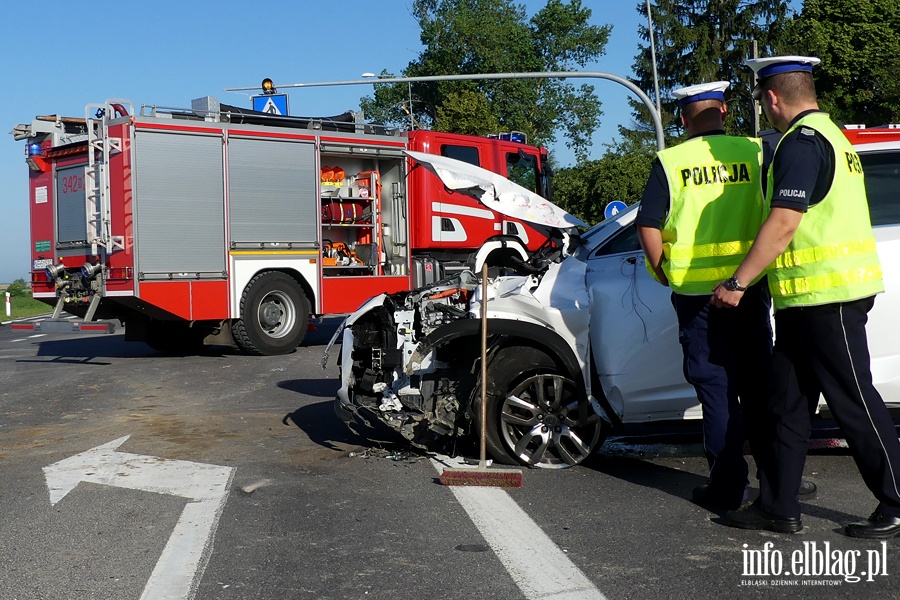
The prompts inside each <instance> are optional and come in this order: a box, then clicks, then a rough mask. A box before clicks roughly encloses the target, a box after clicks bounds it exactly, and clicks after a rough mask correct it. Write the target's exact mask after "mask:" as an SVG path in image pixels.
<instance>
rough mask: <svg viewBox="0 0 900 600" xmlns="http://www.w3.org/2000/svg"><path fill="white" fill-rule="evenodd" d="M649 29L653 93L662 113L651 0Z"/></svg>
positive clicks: (648, 0) (648, 17)
mask: <svg viewBox="0 0 900 600" xmlns="http://www.w3.org/2000/svg"><path fill="white" fill-rule="evenodd" d="M647 31H649V32H650V62H652V63H653V95H654V96H656V112H657V113H659V114H660V115H661V114H662V109H661V108H660V103H659V77H658V76H657V74H656V44H655V43H654V41H653V16H652V15H651V13H650V0H647Z"/></svg>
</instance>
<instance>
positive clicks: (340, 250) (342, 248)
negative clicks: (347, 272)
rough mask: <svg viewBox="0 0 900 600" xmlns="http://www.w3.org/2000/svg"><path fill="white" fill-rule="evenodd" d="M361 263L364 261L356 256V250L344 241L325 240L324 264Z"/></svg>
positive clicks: (338, 265)
mask: <svg viewBox="0 0 900 600" xmlns="http://www.w3.org/2000/svg"><path fill="white" fill-rule="evenodd" d="M361 264H363V262H362V261H361V260H359V257H357V256H356V252H354V251H353V250H351V249H350V247H349V246H347V244H345V243H344V242H332V241H331V240H324V243H323V244H322V266H324V267H349V266H351V265H361Z"/></svg>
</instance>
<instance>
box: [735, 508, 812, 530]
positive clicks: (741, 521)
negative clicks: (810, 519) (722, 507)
mask: <svg viewBox="0 0 900 600" xmlns="http://www.w3.org/2000/svg"><path fill="white" fill-rule="evenodd" d="M725 524H726V525H730V526H732V527H738V528H740V529H765V530H766V531H775V532H778V533H797V532H798V531H800V530H801V529H803V523H801V522H800V517H790V518H786V517H779V516H777V515H773V514H772V513H767V512H766V511H764V510H762V509H761V508H758V507H757V506H756V505H755V504H751V505H750V506H747V507H745V508H742V509H741V510H729V511H728V512H727V513H725Z"/></svg>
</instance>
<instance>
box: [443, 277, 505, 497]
mask: <svg viewBox="0 0 900 600" xmlns="http://www.w3.org/2000/svg"><path fill="white" fill-rule="evenodd" d="M487 271H488V268H487V262H485V264H484V265H482V267H481V444H480V454H479V460H478V467H476V468H469V469H445V470H444V472H443V473H442V474H441V476H440V477H439V481H440V482H441V483H442V484H443V485H477V486H486V487H506V488H512V487H522V472H521V471H520V470H518V469H497V468H490V469H489V468H488V467H487Z"/></svg>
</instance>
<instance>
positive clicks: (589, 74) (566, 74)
mask: <svg viewBox="0 0 900 600" xmlns="http://www.w3.org/2000/svg"><path fill="white" fill-rule="evenodd" d="M481 79H606V80H608V81H612V82H615V83H618V84H619V85H624V86H625V87H627V88H628V89H629V90H631V92H632V93H633V94H634V95H635V96H637V97H638V98H639V99H640V101H641V102H643V103H644V106H646V107H647V111H648V112H649V113H650V118H651V120H652V121H653V127H654V129H655V130H656V146H657V148H658V149H659V150H662V149H663V148H665V147H666V142H665V136H664V135H663V128H662V121H661V120H660V118H659V111H658V110H657V109H656V107H655V106H654V105H653V101H652V100H650V97H649V96H647V94H645V93H644V91H643V90H642V89H641V88H639V87H638V86H636V85H634V83H632V82H631V81H629V80H627V79H625V78H624V77H619V76H618V75H612V74H611V73H604V72H602V71H541V72H533V73H471V74H466V75H423V76H419V77H393V78H386V77H383V78H379V79H378V81H377V83H411V82H416V81H476V80H481ZM371 84H372V79H371V78H366V79H354V80H350V81H316V82H309V83H284V84H279V85H278V86H277V87H278V88H279V89H281V88H304V87H325V86H334V85H371ZM257 88H258V86H252V87H233V88H225V90H224V91H226V92H245V91H247V90H255V89H257Z"/></svg>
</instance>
